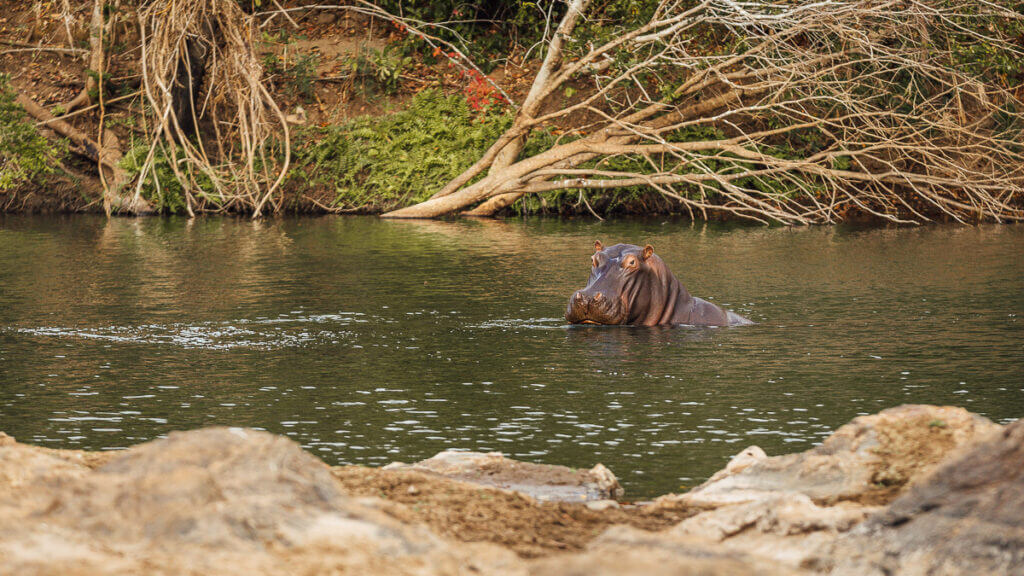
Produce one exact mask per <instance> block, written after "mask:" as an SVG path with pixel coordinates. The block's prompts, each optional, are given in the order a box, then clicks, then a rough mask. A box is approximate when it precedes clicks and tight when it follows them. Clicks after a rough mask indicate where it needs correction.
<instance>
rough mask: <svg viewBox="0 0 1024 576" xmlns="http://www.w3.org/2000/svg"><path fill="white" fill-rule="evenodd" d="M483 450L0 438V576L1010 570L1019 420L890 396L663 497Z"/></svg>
mask: <svg viewBox="0 0 1024 576" xmlns="http://www.w3.org/2000/svg"><path fill="white" fill-rule="evenodd" d="M621 496H622V494H621V488H620V487H619V485H618V482H617V481H616V480H615V477H614V475H612V473H611V472H610V471H609V470H607V469H606V468H605V467H604V466H601V465H597V466H595V467H594V468H593V469H590V470H573V469H569V468H565V467H561V466H547V465H539V464H530V463H524V462H516V461H513V460H509V459H506V458H504V457H502V456H501V455H500V454H477V453H465V452H445V453H441V454H439V455H438V456H435V457H434V458H431V459H429V460H425V461H423V462H419V463H416V464H411V465H407V464H393V465H389V466H386V467H384V468H377V469H374V468H364V467H358V466H347V467H334V468H332V467H329V466H327V465H326V464H324V463H323V462H321V461H320V460H318V459H317V458H316V457H314V456H312V455H310V454H308V453H306V452H305V451H303V450H302V449H301V448H300V447H299V446H298V445H297V444H296V443H295V442H293V441H292V440H290V439H287V438H285V437H281V436H275V435H273V434H269V433H266V432H259V431H254V430H247V429H235V428H206V429H201V430H194V431H188V432H176V433H172V434H170V435H169V436H168V437H167V438H164V439H160V440H156V441H153V442H147V443H145V444H141V445H138V446H134V447H132V448H130V449H128V450H125V451H120V452H116V453H95V452H81V451H71V450H52V449H47V448H40V447H35V446H30V445H26V444H21V443H18V442H16V441H15V440H14V439H13V438H11V437H9V436H6V435H4V434H2V433H0V574H64V575H85V574H282V573H286V574H424V575H427V574H430V575H433V574H493V575H504V574H509V575H519V574H523V575H525V574H541V575H546V574H551V575H556V574H557V575H565V574H588V575H590V574H608V575H611V574H715V575H718V574H723V575H725V574H835V575H867V574H879V575H880V574H908V575H909V574H913V575H916V574H929V575H943V574H950V575H952V574H1024V421H1019V420H1018V421H1015V422H1013V423H1011V424H1009V425H1006V426H1000V425H997V424H994V423H992V422H991V421H989V420H987V419H985V418H983V417H981V416H978V415H975V414H971V413H970V412H967V411H966V410H963V409H961V408H953V407H936V406H920V405H908V406H900V407H897V408H892V409H889V410H885V411H883V412H881V413H879V414H875V415H871V416H863V417H859V418H856V419H854V420H853V421H852V422H850V423H849V424H847V425H845V426H843V427H841V428H840V429H838V430H837V431H836V432H835V433H834V434H833V435H832V436H830V437H829V438H828V439H826V440H825V442H824V443H823V444H822V445H820V446H818V447H816V448H814V449H812V450H808V451H806V452H802V453H797V454H789V455H782V456H767V455H766V454H764V452H763V451H762V450H761V449H760V448H757V447H756V446H752V447H749V448H747V449H745V450H743V451H742V452H740V453H739V454H738V455H737V456H736V457H735V458H733V459H732V461H730V462H729V464H728V465H727V466H726V467H725V468H724V469H723V470H721V471H720V472H718V473H717V474H715V475H714V476H713V477H712V478H711V479H709V480H708V481H707V482H706V483H704V484H702V485H701V486H699V487H697V488H695V489H693V490H691V491H690V492H687V493H684V494H670V495H666V496H662V497H660V498H658V499H656V500H654V501H651V502H644V503H627V502H624V501H622V500H620V498H621Z"/></svg>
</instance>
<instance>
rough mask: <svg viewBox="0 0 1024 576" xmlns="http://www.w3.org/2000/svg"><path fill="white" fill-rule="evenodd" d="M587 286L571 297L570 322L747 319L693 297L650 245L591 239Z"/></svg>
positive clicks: (726, 321) (701, 322) (642, 323)
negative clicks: (604, 243)
mask: <svg viewBox="0 0 1024 576" xmlns="http://www.w3.org/2000/svg"><path fill="white" fill-rule="evenodd" d="M592 260H593V268H591V270H590V280H589V281H588V282H587V287H586V288H584V289H582V290H578V291H577V292H576V293H575V294H573V295H572V296H571V297H570V298H569V307H568V309H567V310H566V311H565V319H566V320H568V321H569V323H571V324H632V325H634V326H667V325H673V324H687V325H691V326H736V325H740V324H753V322H751V321H750V320H747V319H746V318H744V317H742V316H740V315H739V314H736V313H735V312H731V311H729V310H724V309H722V308H719V307H718V306H715V305H714V304H712V303H711V302H708V301H707V300H703V299H701V298H697V297H695V296H691V295H690V293H689V292H687V291H686V288H685V287H684V286H683V284H682V283H681V282H680V281H679V280H678V279H677V278H676V277H675V276H674V275H673V274H672V272H671V271H670V270H669V269H668V266H666V265H665V262H664V261H663V260H662V259H661V258H659V257H658V255H656V254H655V253H654V248H653V247H651V245H650V244H648V245H646V246H644V247H643V248H641V247H640V246H636V245H633V244H616V245H615V246H609V247H608V248H605V247H604V245H603V244H601V241H600V240H598V241H597V242H595V243H594V256H593V257H592Z"/></svg>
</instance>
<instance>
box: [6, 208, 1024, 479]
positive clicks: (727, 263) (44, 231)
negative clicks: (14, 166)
mask: <svg viewBox="0 0 1024 576" xmlns="http://www.w3.org/2000/svg"><path fill="white" fill-rule="evenodd" d="M595 239H601V240H602V241H604V243H605V244H606V245H609V244H613V243H616V242H631V243H637V244H644V243H647V242H650V243H651V244H653V245H654V246H655V250H656V252H657V253H659V254H660V255H661V256H662V258H663V259H664V260H665V261H666V262H667V263H668V264H669V266H670V267H671V268H672V270H673V271H674V272H675V273H676V274H677V276H679V277H680V279H681V280H682V281H683V283H684V284H685V285H686V286H687V287H688V288H689V290H690V291H691V292H692V293H693V294H694V295H697V296H701V297H704V298H707V299H711V300H712V301H714V302H716V303H719V304H721V305H724V306H726V307H729V308H731V309H733V310H736V311H738V312H740V313H741V314H743V315H745V316H747V317H748V318H750V319H752V320H755V321H756V322H757V323H758V324H757V325H755V326H744V327H736V328H719V329H711V328H685V327H679V328H669V329H666V328H631V327H591V326H584V327H568V326H567V325H566V324H565V323H564V321H563V319H562V314H563V312H564V309H565V304H566V302H567V299H568V297H569V295H570V294H571V293H572V292H573V290H575V289H577V288H580V287H582V286H583V284H584V283H585V281H586V278H587V276H588V274H589V265H590V264H589V262H590V255H591V252H592V246H593V242H594V240H595ZM1022 315H1024V227H1022V226H979V227H955V226H933V227H923V228H917V229H879V228H873V229H859V228H849V227H838V228H824V227H822V228H810V229H782V228H764V227H746V226H736V225H732V226H728V225H710V224H708V225H705V224H691V223H689V222H685V221H676V220H665V219H648V220H628V221H617V222H603V223H602V222H591V221H558V220H543V219H541V220H512V221H507V222H500V221H481V222H477V221H458V222H432V221H431V222H407V221H383V220H379V219H375V218H369V217H322V218H302V219H284V220H274V221H266V222H251V221H248V220H242V219H231V218H200V219H197V220H193V221H188V220H184V219H159V218H151V219H114V220H111V221H109V222H108V221H106V220H105V219H103V218H95V217H87V216H74V217H14V216H7V217H2V216H0V430H3V431H5V432H7V433H8V434H11V435H12V436H15V437H16V438H18V439H19V440H21V441H24V442H31V443H37V444H41V445H45V446H50V447H61V448H85V449H90V450H105V449H119V448H124V447H126V446H130V445H132V444H136V443H139V442H142V441H145V440H150V439H153V438H156V437H158V436H160V435H163V434H166V433H167V432H169V431H172V430H182V429H190V428H196V427H199V426H207V425H231V426H250V427H257V428H262V429H266V430H270V431H272V432H275V433H280V434H286V435H288V436H290V437H292V438H294V439H295V440H296V441H298V442H300V443H301V444H302V445H303V446H305V447H306V448H307V449H309V450H310V451H312V452H313V453H315V454H317V455H318V456H319V457H321V458H323V459H324V460H325V461H326V462H328V463H330V464H343V463H355V464H365V465H372V466H378V465H383V464H386V463H388V462H391V461H395V460H398V461H407V462H408V461H415V460H419V459H422V458H426V457H429V456H431V455H433V454H434V453H436V452H438V451H441V450H444V449H446V448H458V449H471V450H483V451H488V450H498V451H501V452H504V453H505V454H506V455H508V456H511V457H514V458H518V459H523V460H529V461H534V462H544V463H557V464H565V465H569V466H575V467H589V466H591V465H593V464H594V463H596V462H602V463H604V464H605V465H607V466H608V467H609V468H611V469H612V470H613V471H614V472H615V473H616V474H617V475H618V476H619V477H620V480H621V481H622V482H623V484H624V486H625V487H626V490H627V496H629V497H634V498H643V497H649V496H653V495H657V494H660V493H664V492H669V491H679V490H680V489H683V488H684V487H690V486H693V485H694V484H696V483H698V482H700V481H701V480H703V479H705V478H707V477H708V476H709V475H710V474H712V473H713V472H714V471H715V470H717V469H719V468H721V467H722V466H723V465H724V464H725V462H727V460H728V458H729V456H730V455H732V454H734V453H736V452H738V451H740V450H741V449H742V448H744V447H745V446H747V445H750V444H757V445H759V446H761V447H762V448H764V449H765V450H766V451H767V452H768V453H769V454H779V453H786V452H794V451H799V450H805V449H807V448H810V447H811V446H813V445H815V444H816V443H818V442H820V441H821V440H822V439H823V438H824V437H825V436H827V435H828V434H829V433H830V432H832V431H834V430H835V429H836V428H837V427H838V426H841V425H842V424H844V423H846V422H847V421H849V420H850V419H851V418H853V417H855V416H857V415H858V414H867V413H874V412H877V411H879V410H881V409H884V408H887V407H891V406H896V405H899V404H903V403H915V402H916V403H932V404H954V405H959V406H964V407H966V408H968V409H970V410H972V411H974V412H978V413H981V414H984V415H986V416H988V417H989V418H992V419H993V420H996V421H998V422H1006V421H1009V420H1011V419H1014V418H1017V417H1019V416H1021V415H1024V331H1022V322H1021V316H1022Z"/></svg>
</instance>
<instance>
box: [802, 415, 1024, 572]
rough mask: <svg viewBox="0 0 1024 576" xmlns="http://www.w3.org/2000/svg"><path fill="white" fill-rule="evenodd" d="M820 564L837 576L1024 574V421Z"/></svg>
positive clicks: (871, 522)
mask: <svg viewBox="0 0 1024 576" xmlns="http://www.w3.org/2000/svg"><path fill="white" fill-rule="evenodd" d="M818 565H819V567H820V568H822V569H824V570H831V573H832V574H834V575H837V576H839V575H842V576H853V575H856V576H870V575H882V574H903V575H907V576H917V575H921V576H924V575H929V576H947V575H948V576H954V575H960V574H979V575H980V574H1000V575H1002V574H1006V575H1010V574H1013V575H1022V574H1024V420H1018V421H1016V422H1014V423H1012V424H1010V425H1008V426H1006V428H1005V429H1003V430H1002V431H1001V432H999V433H996V434H994V435H992V436H991V437H990V440H989V441H988V442H985V443H983V444H980V445H978V446H977V447H975V448H974V449H973V450H970V451H969V452H967V453H965V454H962V455H961V456H960V457H959V458H954V459H953V460H951V461H949V462H948V463H946V464H943V465H942V466H941V467H940V468H939V469H937V470H936V471H935V473H934V474H933V475H931V476H930V477H929V478H927V479H925V480H923V481H922V482H920V483H917V484H916V485H915V486H913V487H912V488H911V489H910V491H909V492H908V493H907V494H906V495H904V496H903V497H901V498H899V499H898V500H896V501H895V502H893V503H892V505H890V506H889V507H888V508H887V509H886V510H885V511H884V512H882V513H880V514H877V515H875V516H873V517H871V518H870V519H868V520H867V521H865V522H864V523H863V524H861V525H860V526H858V527H857V528H855V529H854V530H852V531H850V533H849V534H847V535H845V536H843V537H842V538H840V539H838V540H837V541H836V543H835V545H834V546H831V547H828V548H826V549H825V550H824V551H823V552H822V554H821V555H820V557H819V559H818Z"/></svg>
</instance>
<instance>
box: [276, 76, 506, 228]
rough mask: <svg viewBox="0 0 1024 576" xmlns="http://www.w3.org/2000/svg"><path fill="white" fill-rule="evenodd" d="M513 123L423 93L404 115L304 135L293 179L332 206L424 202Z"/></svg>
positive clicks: (449, 98)
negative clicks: (320, 192) (330, 197)
mask: <svg viewBox="0 0 1024 576" xmlns="http://www.w3.org/2000/svg"><path fill="white" fill-rule="evenodd" d="M510 122H511V118H510V117H509V116H508V115H505V114H497V113H491V114H479V115H478V114H474V113H473V112H472V110H471V109H470V107H469V105H468V104H467V103H466V101H465V99H463V98H461V97H460V96H445V95H443V94H441V93H439V92H436V91H433V90H425V91H423V92H420V93H419V94H417V95H416V96H415V97H413V99H412V101H411V102H410V103H409V106H408V107H407V108H406V109H405V110H402V111H401V112H397V113H395V114H389V115H386V116H379V117H363V118H357V119H355V120H352V121H350V122H347V123H345V124H341V125H339V126H328V127H326V128H311V129H308V130H305V131H303V132H302V133H301V134H299V135H298V136H297V139H298V142H297V143H296V147H295V163H296V169H295V170H294V172H293V174H292V179H293V180H295V179H299V180H300V181H302V182H303V183H305V184H307V185H311V186H313V187H320V188H328V189H330V190H333V191H334V192H335V194H336V196H335V200H334V203H333V205H334V206H335V207H339V208H343V209H359V210H366V211H373V210H386V209H391V208H395V207H398V206H403V205H406V204H409V203H412V202H420V201H423V200H425V199H427V198H429V197H430V196H431V195H432V194H433V193H434V192H437V191H438V190H439V189H440V188H441V187H442V186H444V185H445V184H446V183H447V182H448V181H449V180H451V179H452V178H454V177H455V176H456V175H458V174H459V173H460V172H462V171H463V170H465V169H466V168H467V167H468V166H470V165H472V164H473V162H475V161H476V160H477V159H478V158H479V157H480V155H481V154H483V153H484V151H485V150H487V148H488V147H489V146H490V145H491V144H492V143H493V142H494V140H495V139H497V138H498V136H499V135H500V134H501V133H502V132H503V131H504V130H506V129H507V128H508V126H509V125H510Z"/></svg>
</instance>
